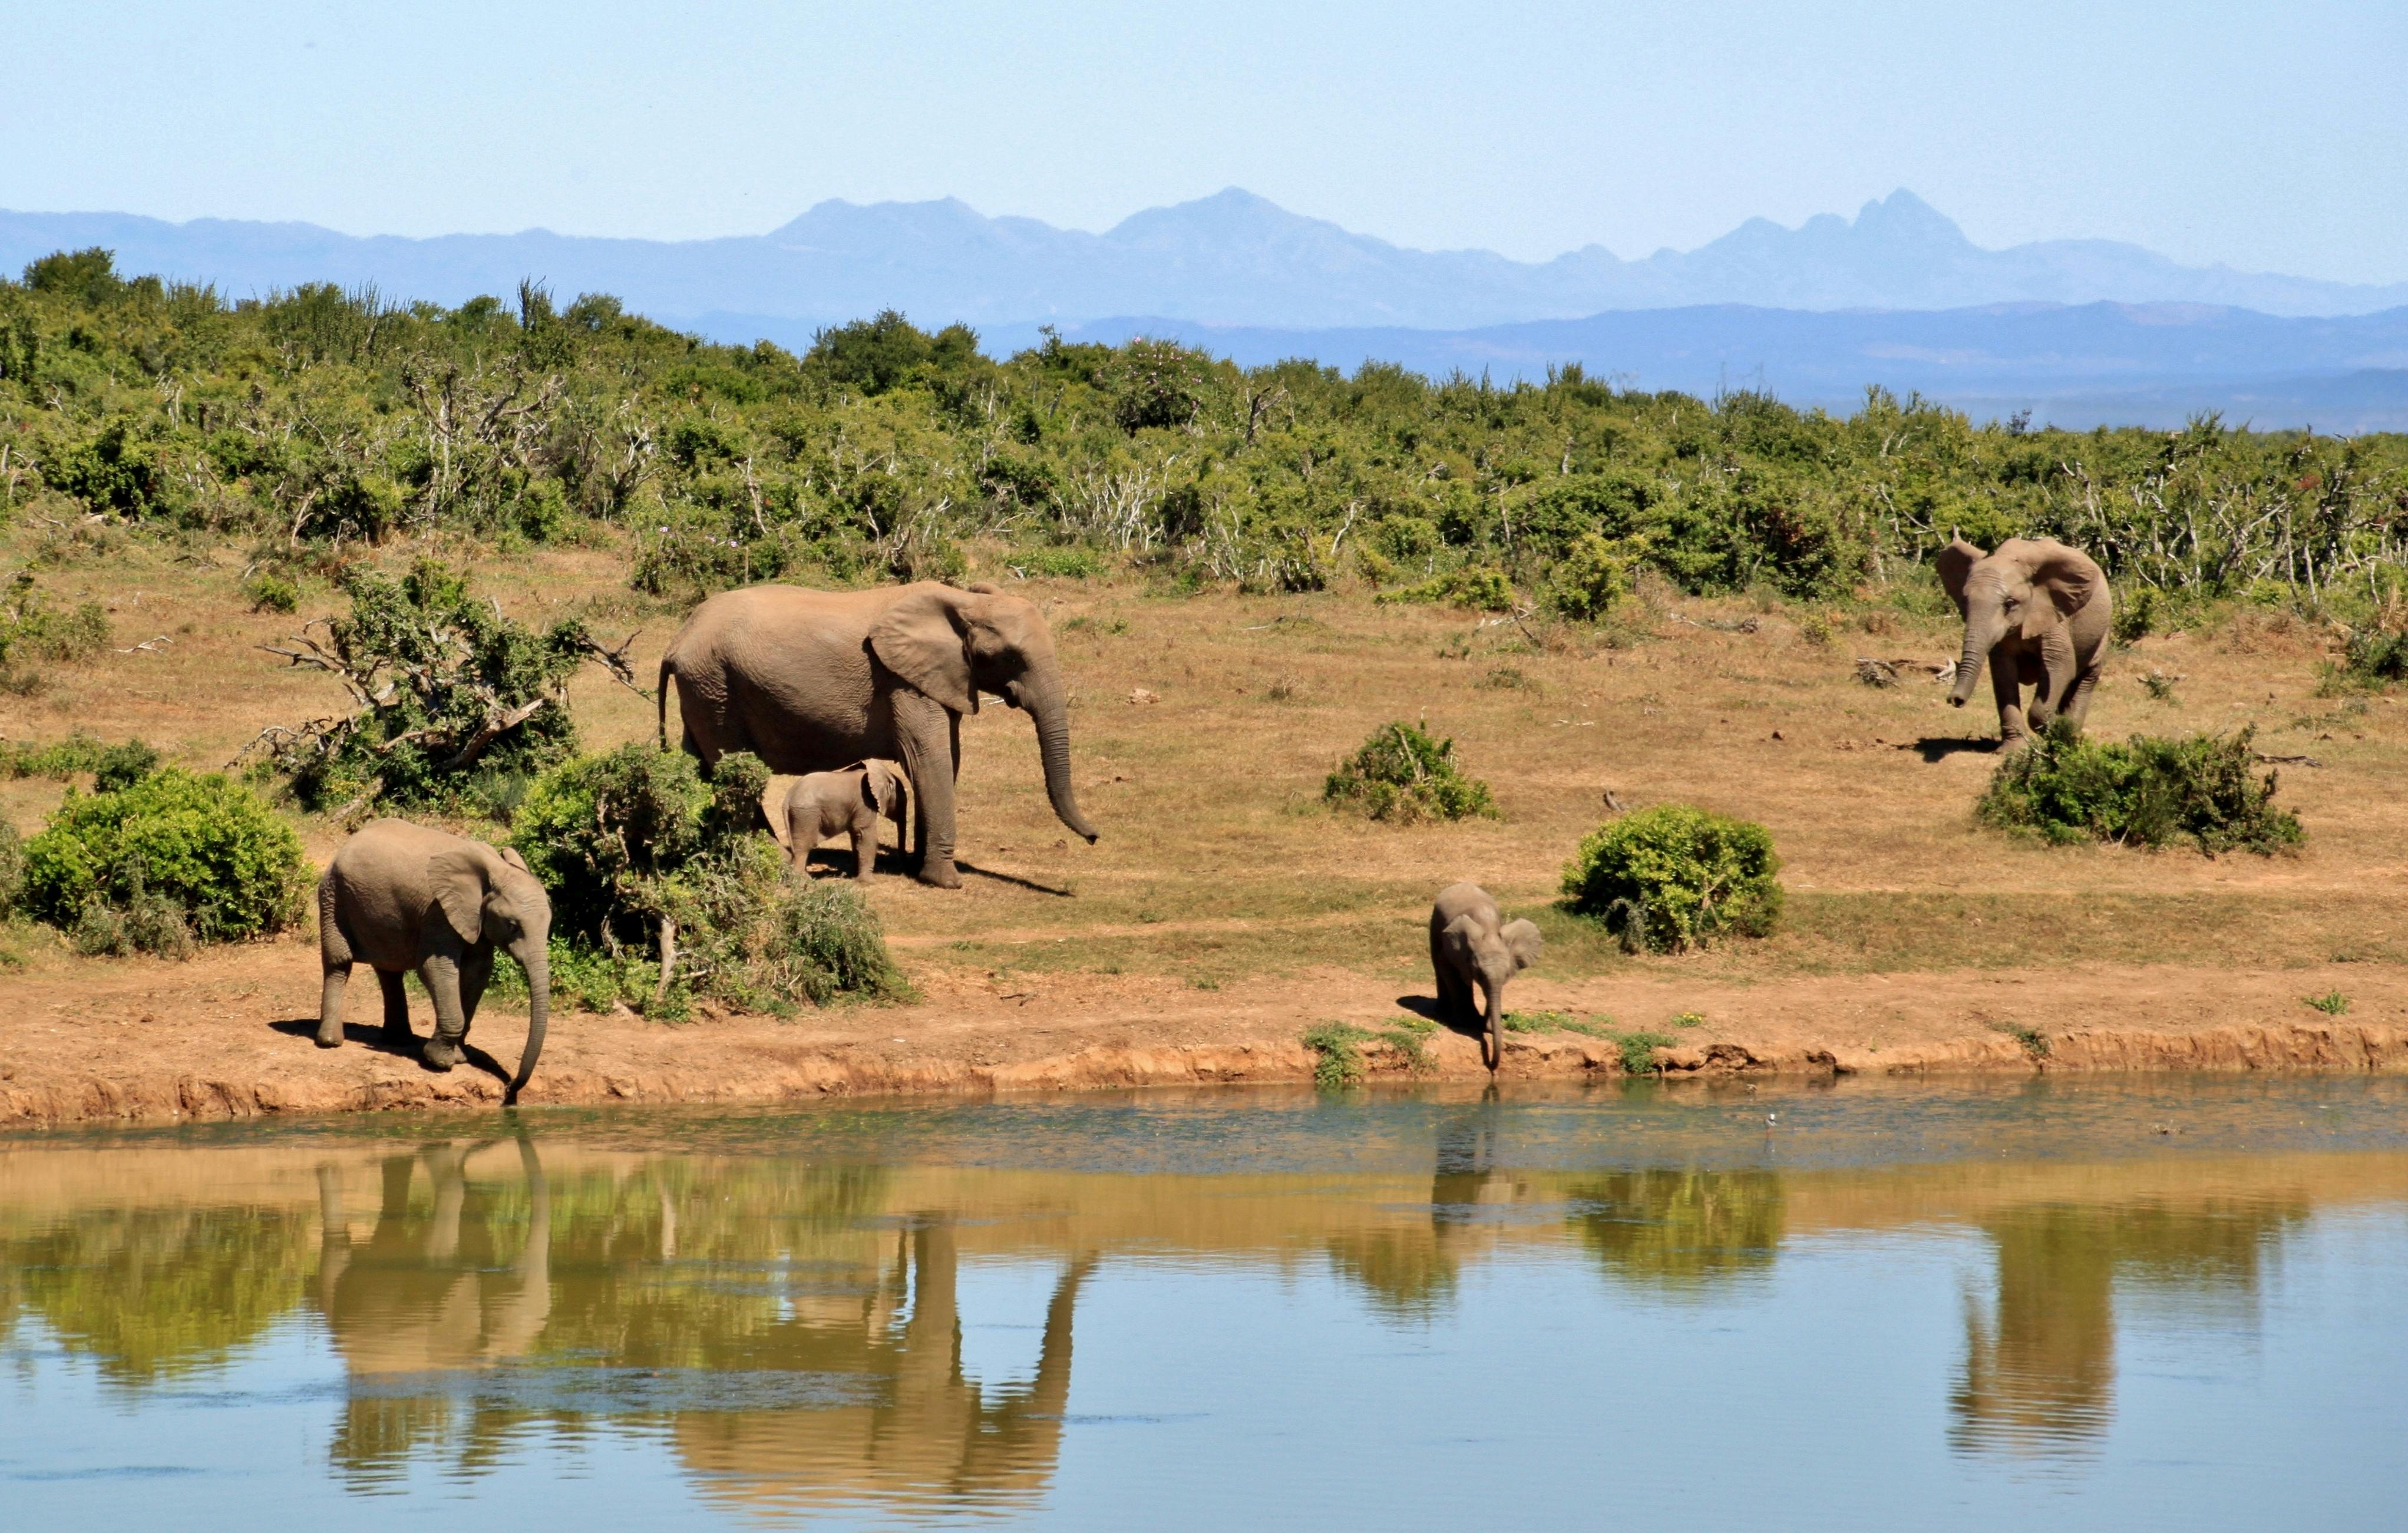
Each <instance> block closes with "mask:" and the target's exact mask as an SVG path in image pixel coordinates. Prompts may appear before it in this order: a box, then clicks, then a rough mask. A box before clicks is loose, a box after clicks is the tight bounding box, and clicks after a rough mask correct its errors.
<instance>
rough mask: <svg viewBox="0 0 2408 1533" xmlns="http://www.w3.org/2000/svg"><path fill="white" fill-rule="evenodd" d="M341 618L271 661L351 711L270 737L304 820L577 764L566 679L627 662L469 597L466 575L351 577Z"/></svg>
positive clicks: (574, 630)
mask: <svg viewBox="0 0 2408 1533" xmlns="http://www.w3.org/2000/svg"><path fill="white" fill-rule="evenodd" d="M344 590H345V592H346V593H347V594H348V595H350V597H351V613H350V615H349V616H347V617H340V618H335V619H331V620H328V619H321V620H319V621H318V622H315V623H311V624H309V627H310V628H311V629H319V628H322V629H323V630H324V634H325V638H324V640H323V641H322V642H321V641H320V640H319V639H317V638H313V637H312V636H311V635H310V634H309V633H308V632H306V631H305V632H304V633H303V634H302V635H301V636H300V637H299V638H295V639H294V641H293V644H292V645H291V646H290V647H289V648H284V649H280V650H278V651H277V652H278V653H280V654H283V655H285V656H286V657H287V658H288V659H290V660H291V662H292V663H293V664H294V665H296V666H309V667H312V668H316V669H321V670H325V671H329V672H331V673H333V674H334V675H335V676H336V677H337V679H338V680H340V681H342V682H343V684H344V686H345V687H346V688H348V689H349V690H350V692H351V698H352V705H353V706H352V709H351V711H350V712H348V713H345V714H341V715H338V716H337V717H335V718H332V719H323V720H320V721H317V722H316V723H313V724H305V725H302V726H301V727H299V728H297V729H289V730H280V731H272V732H271V734H270V737H269V744H268V747H267V749H268V751H269V754H270V759H271V761H272V762H273V763H274V764H275V766H277V767H278V768H279V770H281V771H283V772H284V773H286V774H287V775H288V776H289V777H290V778H291V779H292V782H293V788H294V795H296V796H297V797H299V799H300V800H301V802H302V803H304V804H305V805H308V806H309V807H310V808H312V809H316V808H321V807H324V806H328V805H335V804H341V803H345V802H356V803H360V804H363V805H376V804H387V805H409V804H424V803H430V802H443V801H447V800H449V799H452V798H453V797H454V796H456V795H459V794H461V793H462V792H464V791H466V789H467V788H468V787H469V785H470V784H471V783H472V782H473V781H476V780H478V779H481V778H490V777H511V776H516V777H525V776H528V775H531V774H533V773H535V772H537V771H539V770H541V769H542V768H544V767H545V766H550V765H552V763H553V762H556V761H559V760H561V759H563V758H564V757H566V756H568V755H569V754H571V753H573V752H575V751H576V749H577V731H576V727H575V725H574V724H572V723H571V722H570V720H569V716H568V702H567V694H566V689H567V684H568V679H569V677H570V676H571V675H573V674H574V673H575V672H576V670H577V667H578V666H580V665H581V664H582V663H583V662H584V661H586V660H588V659H592V658H600V659H602V660H604V661H605V663H606V664H610V665H611V666H612V667H613V668H614V669H615V670H621V671H624V663H622V662H619V661H618V660H617V657H616V656H615V655H612V654H611V653H610V652H609V651H606V650H604V649H602V648H601V646H599V645H597V644H596V643H595V642H594V640H593V638H591V637H590V636H589V635H588V634H587V632H586V630H585V627H584V625H583V624H582V623H577V622H575V621H573V620H570V621H564V622H561V623H555V624H553V625H552V628H551V629H550V630H549V631H548V632H546V633H543V634H540V635H538V634H537V633H535V632H534V631H532V630H531V629H529V628H527V627H526V626H525V625H524V624H523V623H516V622H513V621H512V620H510V619H509V618H507V617H505V616H503V615H502V612H501V610H500V609H499V608H497V607H496V606H495V605H494V604H493V603H492V602H489V601H485V600H482V599H480V598H478V597H474V596H471V595H469V594H468V582H467V580H466V577H465V576H463V575H460V574H458V573H456V572H454V571H452V570H450V569H447V568H446V567H444V566H443V565H442V564H440V563H439V562H437V561H436V560H434V559H421V560H419V561H418V562H417V563H416V564H415V565H413V566H411V567H410V570H409V573H408V574H406V575H404V576H403V577H401V578H400V579H399V580H394V579H391V578H388V577H386V576H383V575H380V574H378V573H376V572H374V571H372V570H364V571H361V572H358V573H355V574H353V575H352V576H351V577H350V578H349V579H348V580H346V581H345V583H344Z"/></svg>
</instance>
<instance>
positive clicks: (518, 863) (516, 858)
mask: <svg viewBox="0 0 2408 1533" xmlns="http://www.w3.org/2000/svg"><path fill="white" fill-rule="evenodd" d="M502 861H504V862H506V863H508V864H509V865H510V866H511V867H515V868H517V869H518V870H519V871H520V872H522V873H526V874H530V875H532V874H533V873H534V871H535V869H534V868H532V867H528V866H527V865H526V859H525V858H524V857H522V856H520V855H519V849H518V848H517V847H514V846H506V847H504V848H502Z"/></svg>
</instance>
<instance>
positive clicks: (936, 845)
mask: <svg viewBox="0 0 2408 1533" xmlns="http://www.w3.org/2000/svg"><path fill="white" fill-rule="evenodd" d="M672 677H674V678H675V679H676V681H677V692H678V711H679V713H680V715H681V718H682V719H683V721H684V743H685V748H686V749H687V750H688V751H690V752H693V753H694V754H695V755H696V756H699V757H701V758H702V762H703V765H704V766H710V765H712V764H714V763H716V762H717V761H718V760H719V758H720V757H721V756H722V755H723V754H724V753H726V752H730V751H750V752H753V754H754V755H757V756H759V757H760V758H761V759H762V761H763V762H765V763H766V764H767V766H768V767H769V769H770V770H771V771H773V772H788V773H794V774H796V775H800V774H803V773H806V772H821V771H830V770H833V769H835V768H837V767H839V766H848V765H850V764H852V763H853V762H856V761H867V760H872V759H876V758H884V759H887V760H893V761H900V762H902V763H903V766H904V769H905V771H906V773H907V774H908V775H909V776H910V780H911V789H912V794H911V796H912V800H913V822H914V824H916V826H917V827H918V840H919V844H920V879H921V881H923V882H925V883H933V884H936V885H938V886H939V887H940V888H946V889H958V888H960V887H961V882H962V880H961V874H960V873H959V872H957V871H956V870H955V869H954V867H953V782H954V779H955V778H956V777H957V776H959V775H960V772H961V765H962V715H963V714H965V713H975V712H977V711H978V707H979V694H980V693H982V692H984V693H989V694H992V695H996V696H998V697H1001V698H1002V699H1003V700H1004V701H1005V702H1007V703H1009V704H1011V706H1012V707H1014V708H1017V709H1021V710H1022V711H1024V712H1025V713H1027V714H1028V716H1029V717H1030V718H1031V719H1032V720H1034V721H1035V722H1036V724H1037V739H1038V744H1039V747H1040V748H1041V750H1042V751H1043V752H1044V759H1045V792H1046V795H1047V796H1048V797H1050V798H1051V799H1052V800H1053V801H1054V814H1056V815H1057V816H1059V817H1060V819H1061V821H1062V823H1063V824H1066V825H1068V826H1069V827H1070V828H1071V829H1072V830H1074V831H1076V832H1078V833H1079V834H1080V835H1081V836H1083V837H1085V838H1087V839H1088V840H1089V841H1090V842H1093V841H1094V840H1095V838H1096V831H1095V827H1094V826H1092V825H1090V824H1088V823H1087V818H1086V816H1085V815H1083V814H1081V813H1080V812H1079V804H1078V798H1077V795H1075V794H1074V793H1073V792H1072V790H1071V787H1070V724H1069V718H1068V711H1069V710H1068V696H1067V694H1068V689H1067V687H1066V686H1065V685H1064V683H1063V681H1062V663H1061V661H1060V659H1059V658H1057V657H1056V655H1055V654H1054V636H1053V634H1052V633H1051V632H1050V631H1049V630H1048V629H1047V628H1046V626H1045V619H1044V618H1043V617H1042V616H1041V615H1040V614H1039V612H1038V610H1037V608H1036V606H1035V605H1034V604H1033V603H1031V602H1028V601H1026V600H1025V599H1023V598H1021V597H1019V596H1012V595H1005V594H1004V593H1002V592H1000V591H998V590H996V588H995V587H994V586H991V585H973V586H970V587H968V589H962V588H959V587H955V586H950V585H939V584H938V583H936V582H935V581H931V580H922V581H919V582H917V583H915V584H911V585H905V586H889V587H885V588H882V589H880V590H875V591H809V590H805V589H804V588H802V587H800V586H792V585H755V586H747V587H746V588H744V589H743V590H740V591H727V592H723V593H721V594H720V595H716V596H713V597H711V598H710V600H709V601H706V602H704V603H703V604H702V605H701V606H700V607H697V608H695V609H694V614H693V616H691V617H689V618H687V619H686V621H685V626H684V627H682V628H681V629H679V630H678V633H677V637H676V638H673V639H671V640H669V647H668V652H667V653H666V654H664V655H663V656H661V674H660V732H661V739H662V742H663V743H664V744H666V743H667V738H668V695H669V681H670V679H671V678H672Z"/></svg>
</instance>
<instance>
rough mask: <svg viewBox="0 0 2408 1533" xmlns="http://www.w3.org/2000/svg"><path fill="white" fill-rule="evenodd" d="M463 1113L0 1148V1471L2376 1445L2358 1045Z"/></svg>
mask: <svg viewBox="0 0 2408 1533" xmlns="http://www.w3.org/2000/svg"><path fill="white" fill-rule="evenodd" d="M1776 1112H1777V1114H1778V1119H1777V1121H1776V1122H1775V1123H1773V1124H1771V1125H1768V1124H1767V1123H1766V1121H1765V1120H1766V1117H1767V1115H1768V1114H1769V1113H1776ZM518 1123H519V1125H520V1126H521V1127H523V1132H522V1133H517V1134H511V1133H509V1132H508V1131H507V1129H506V1128H505V1126H504V1125H501V1124H500V1123H499V1122H498V1121H496V1120H492V1119H467V1118H461V1119H452V1120H442V1121H422V1122H416V1123H410V1124H406V1125H394V1124H392V1123H389V1122H377V1123H367V1122H361V1121H346V1122H342V1123H330V1124H317V1125H298V1126H294V1125H284V1126H280V1127H275V1128H264V1127H259V1126H224V1125H219V1126H211V1127H199V1128H192V1129H184V1130H177V1131H158V1132H149V1133H132V1134H124V1133H121V1134H111V1135H93V1134H79V1135H71V1136H50V1137H43V1138H23V1139H13V1140H6V1141H0V1364H5V1368H6V1377H5V1378H0V1400H5V1401H6V1402H7V1404H6V1407H5V1410H6V1413H7V1419H8V1421H9V1424H10V1430H9V1431H8V1432H7V1433H5V1434H0V1503H5V1504H7V1505H8V1506H10V1507H12V1508H14V1509H17V1510H18V1511H21V1512H25V1513H29V1514H32V1515H29V1517H28V1520H27V1521H26V1522H24V1523H22V1524H21V1525H20V1526H48V1525H49V1524H50V1520H52V1519H60V1520H64V1519H65V1518H69V1517H74V1516H77V1515H79V1514H81V1515H86V1516H88V1515H89V1514H91V1513H93V1512H134V1513H136V1514H142V1515H148V1516H150V1518H152V1519H153V1520H154V1521H157V1522H160V1523H161V1524H162V1525H163V1526H167V1525H172V1526H192V1527H245V1528H251V1527H255V1526H258V1524H259V1521H260V1519H261V1517H262V1515H263V1511H264V1509H273V1511H274V1512H275V1515H276V1516H277V1519H278V1520H279V1521H286V1520H292V1519H294V1518H298V1519H301V1520H305V1521H306V1520H308V1519H309V1518H311V1517H319V1516H323V1517H332V1518H334V1519H337V1520H338V1521H340V1522H343V1523H356V1522H359V1521H362V1520H366V1521H380V1520H382V1518H383V1517H384V1516H387V1515H398V1514H401V1513H403V1512H407V1511H409V1510H412V1509H417V1510H423V1511H427V1512H435V1513H436V1514H437V1515H439V1516H441V1517H442V1518H443V1519H444V1521H445V1522H446V1523H447V1525H456V1526H505V1525H509V1526H521V1525H523V1524H524V1523H525V1521H526V1520H527V1519H528V1518H529V1517H530V1516H531V1515H532V1516H536V1517H538V1519H539V1520H540V1521H541V1522H542V1523H544V1524H545V1525H547V1526H561V1525H563V1524H566V1523H570V1522H572V1521H574V1520H576V1519H580V1518H584V1519H591V1520H596V1521H598V1522H599V1524H600V1525H601V1526H722V1525H726V1524H731V1523H738V1524H754V1523H758V1522H761V1521H763V1520H768V1521H773V1522H788V1521H800V1522H809V1523H811V1524H813V1525H816V1526H875V1525H887V1524H893V1523H896V1522H898V1521H899V1522H950V1521H957V1520H964V1519H968V1520H972V1521H978V1522H982V1523H989V1522H993V1521H996V1520H997V1519H998V1518H1000V1519H1003V1520H1015V1519H1025V1520H1028V1521H1031V1522H1034V1523H1039V1524H1042V1525H1044V1526H1078V1527H1089V1526H1093V1527H1105V1526H1157V1527H1160V1526H1174V1527H1209V1526H1231V1525H1233V1524H1240V1523H1243V1524H1248V1525H1252V1526H1305V1525H1311V1524H1336V1525H1339V1526H1350V1525H1351V1526H1367V1525H1377V1526H1391V1527H1425V1526H1427V1527H1436V1526H1522V1527H1535V1526H1597V1525H1598V1523H1599V1522H1600V1521H1608V1522H1613V1523H1617V1524H1621V1525H1625V1526H1775V1525H1778V1526H1803V1527H1855V1526H1888V1527H1950V1528H1961V1527H1986V1526H1997V1527H2014V1526H2032V1525H2033V1524H2034V1523H2035V1522H2036V1521H2039V1520H2042V1519H2045V1520H2046V1521H2047V1523H2048V1524H2049V1525H2050V1526H2064V1527H2085V1526H2100V1527H2105V1526H2116V1527H2131V1526H2177V1525H2178V1526H2183V1527H2185V1528H2187V1529H2200V1528H2220V1527H2256V1526H2268V1525H2269V1524H2272V1523H2277V1522H2281V1523H2289V1524H2296V1525H2299V1526H2316V1527H2319V1528H2340V1527H2357V1526H2365V1527H2378V1526H2397V1523H2396V1510H2397V1508H2396V1495H2395V1493H2396V1490H2397V1487H2398V1485H2399V1484H2400V1483H2402V1473H2403V1471H2408V1431H2403V1430H2402V1428H2403V1427H2408V1411H2403V1409H2402V1407H2401V1403H2400V1386H2399V1381H2400V1380H2401V1379H2402V1378H2408V1309H2403V1306H2402V1305H2401V1302H2400V1299H2401V1291H2402V1282H2401V1277H2402V1274H2403V1272H2404V1271H2408V1082H2386V1081H2362V1080H2346V1081H2341V1080H2314V1081H2291V1082H2198V1081H2169V1082H2074V1083H2067V1082H2042V1083H2039V1084H2035V1085H2031V1086H2025V1085H2021V1084H2017V1085H2014V1086H1999V1085H1985V1086H1973V1087H1929V1086H1919V1087H1914V1088H1911V1089H1910V1088H1903V1087H1885V1086H1881V1085H1878V1084H1874V1083H1862V1084H1858V1083H1854V1082H1852V1083H1849V1084H1847V1085H1845V1086H1842V1087H1841V1088H1838V1089H1832V1090H1806V1089H1802V1088H1791V1089H1787V1090H1783V1091H1779V1092H1776V1091H1774V1090H1772V1089H1770V1088H1767V1089H1766V1090H1764V1091H1761V1092H1748V1091H1744V1090H1742V1089H1738V1088H1733V1089H1729V1090H1718V1091H1700V1090H1661V1091H1659V1090H1655V1089H1630V1090H1619V1091H1607V1092H1581V1091H1573V1090H1569V1089H1568V1090H1560V1091H1552V1092H1534V1093H1532V1094H1530V1095H1528V1096H1508V1097H1507V1098H1505V1099H1504V1100H1502V1101H1498V1100H1484V1099H1483V1098H1481V1097H1480V1096H1474V1095H1466V1094H1460V1093H1453V1092H1441V1091H1432V1092H1429V1093H1426V1094H1420V1095H1411V1096H1367V1097H1359V1098H1355V1099H1352V1100H1348V1101H1337V1102H1333V1101H1321V1100H1316V1099H1314V1098H1312V1097H1311V1096H1306V1095H1302V1094H1296V1093H1283V1092H1270V1093H1223V1094H1213V1095H1197V1096H1176V1095H1168V1094H1146V1095H1142V1096H1125V1097H1087V1098H1076V1099H1048V1100H1044V1101H1031V1102H1025V1103H1003V1104H963V1103H953V1104H903V1105H884V1106H879V1105H871V1106H866V1107H855V1108H845V1109H832V1110H825V1111H820V1112H813V1113H808V1114H767V1113H713V1114H705V1113H647V1114H635V1115H600V1114H590V1113H557V1114H544V1113H531V1114H526V1115H523V1117H522V1118H521V1119H519V1120H518ZM2160 1128H2163V1129H2166V1130H2168V1132H2163V1133H2160V1132H2158V1130H2159V1129H2160ZM1074 1342H1075V1345H1074ZM15 1520H16V1519H15V1517H14V1516H13V1515H12V1517H11V1519H10V1521H12V1522H14V1521H15Z"/></svg>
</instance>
